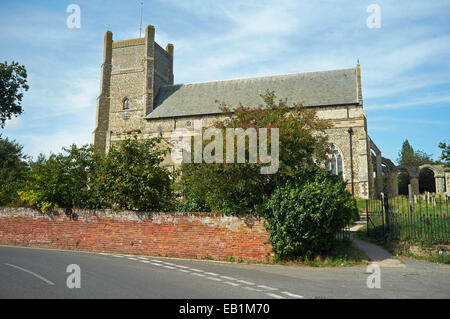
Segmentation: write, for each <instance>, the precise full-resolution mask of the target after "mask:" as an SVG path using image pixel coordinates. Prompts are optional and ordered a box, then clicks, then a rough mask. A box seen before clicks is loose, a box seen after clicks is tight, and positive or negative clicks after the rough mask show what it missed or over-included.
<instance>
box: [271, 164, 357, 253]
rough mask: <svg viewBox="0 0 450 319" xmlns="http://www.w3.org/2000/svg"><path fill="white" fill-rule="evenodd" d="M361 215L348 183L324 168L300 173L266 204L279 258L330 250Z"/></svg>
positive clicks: (274, 244) (278, 189) (272, 240)
mask: <svg viewBox="0 0 450 319" xmlns="http://www.w3.org/2000/svg"><path fill="white" fill-rule="evenodd" d="M356 218H358V210H357V207H356V201H355V199H354V198H353V197H352V195H351V194H350V193H349V192H348V191H347V190H346V185H345V182H343V181H342V180H341V179H340V177H339V176H336V175H332V174H330V173H328V172H326V171H324V170H322V169H320V168H315V169H312V170H309V171H307V172H302V173H297V174H296V176H295V177H294V178H291V179H288V180H286V183H285V185H284V186H280V187H278V188H277V189H276V190H275V192H274V193H273V194H272V196H271V198H270V200H269V201H268V202H267V205H266V219H267V222H268V223H267V228H268V231H269V240H270V241H271V243H272V246H273V249H274V252H275V254H276V256H277V257H278V258H292V257H303V258H311V257H313V256H315V255H317V254H320V253H323V252H327V251H329V250H330V248H331V245H332V243H333V241H334V239H335V236H336V233H337V232H338V231H339V230H340V229H342V228H343V227H345V226H347V225H348V224H349V223H350V222H351V221H352V220H353V219H356Z"/></svg>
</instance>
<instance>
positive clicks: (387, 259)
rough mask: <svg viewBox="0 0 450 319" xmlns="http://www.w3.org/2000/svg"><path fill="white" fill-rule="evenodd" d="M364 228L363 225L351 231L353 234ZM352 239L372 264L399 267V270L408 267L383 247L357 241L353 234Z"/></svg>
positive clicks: (354, 227)
mask: <svg viewBox="0 0 450 319" xmlns="http://www.w3.org/2000/svg"><path fill="white" fill-rule="evenodd" d="M362 226H363V225H361V224H360V225H355V226H353V227H352V228H351V229H350V231H352V232H354V231H357V230H358V229H359V228H361V227H362ZM351 237H352V240H353V242H354V243H355V245H356V246H357V247H358V248H359V249H361V250H362V251H363V252H364V253H365V254H366V256H367V257H368V258H369V259H370V261H371V262H372V263H374V264H377V265H379V266H380V267H398V268H404V267H406V266H405V263H404V262H402V261H401V260H400V259H399V258H397V257H395V256H394V255H392V254H391V253H390V252H389V251H387V250H386V249H384V248H383V247H380V246H378V245H375V244H372V243H369V242H367V241H363V240H359V239H356V238H354V236H353V234H352V236H351Z"/></svg>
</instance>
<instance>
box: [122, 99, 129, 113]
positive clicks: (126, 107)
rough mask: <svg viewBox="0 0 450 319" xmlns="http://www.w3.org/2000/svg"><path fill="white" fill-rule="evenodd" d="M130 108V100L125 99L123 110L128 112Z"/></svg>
mask: <svg viewBox="0 0 450 319" xmlns="http://www.w3.org/2000/svg"><path fill="white" fill-rule="evenodd" d="M129 108H130V100H129V99H128V98H125V99H124V100H123V109H124V110H128V109H129Z"/></svg>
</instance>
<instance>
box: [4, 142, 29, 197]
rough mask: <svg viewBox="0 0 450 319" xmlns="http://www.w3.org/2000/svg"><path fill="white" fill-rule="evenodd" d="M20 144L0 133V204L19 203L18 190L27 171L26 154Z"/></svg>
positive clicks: (23, 181)
mask: <svg viewBox="0 0 450 319" xmlns="http://www.w3.org/2000/svg"><path fill="white" fill-rule="evenodd" d="M22 148H23V147H22V146H21V145H19V144H18V143H16V142H15V141H14V140H12V141H11V140H9V139H8V138H3V137H2V135H1V134H0V206H6V205H20V199H19V195H18V194H17V191H18V190H20V189H21V188H22V187H23V185H24V183H25V175H26V173H27V171H28V163H27V162H26V160H27V156H26V155H24V154H23V153H22Z"/></svg>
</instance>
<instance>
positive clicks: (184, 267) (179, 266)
mask: <svg viewBox="0 0 450 319" xmlns="http://www.w3.org/2000/svg"><path fill="white" fill-rule="evenodd" d="M176 266H177V267H178V268H183V269H189V267H186V266H181V265H176Z"/></svg>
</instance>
